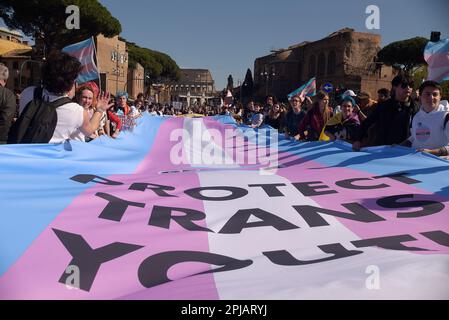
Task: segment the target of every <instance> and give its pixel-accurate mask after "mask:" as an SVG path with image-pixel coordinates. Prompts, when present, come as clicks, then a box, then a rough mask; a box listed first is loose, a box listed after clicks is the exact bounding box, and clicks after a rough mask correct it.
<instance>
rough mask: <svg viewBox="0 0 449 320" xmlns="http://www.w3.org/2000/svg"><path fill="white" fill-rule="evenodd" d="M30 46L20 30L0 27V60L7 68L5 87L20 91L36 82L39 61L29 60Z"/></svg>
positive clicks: (38, 73) (38, 75) (38, 74)
mask: <svg viewBox="0 0 449 320" xmlns="http://www.w3.org/2000/svg"><path fill="white" fill-rule="evenodd" d="M31 55H32V47H30V46H29V45H28V42H27V41H23V37H22V35H21V34H20V32H17V31H12V30H9V29H7V28H0V62H1V63H3V64H5V65H6V67H8V69H9V78H8V81H7V83H6V87H7V88H9V89H11V90H18V91H22V90H23V89H24V88H26V87H28V86H31V85H36V84H38V80H39V77H40V66H41V62H38V61H33V60H31Z"/></svg>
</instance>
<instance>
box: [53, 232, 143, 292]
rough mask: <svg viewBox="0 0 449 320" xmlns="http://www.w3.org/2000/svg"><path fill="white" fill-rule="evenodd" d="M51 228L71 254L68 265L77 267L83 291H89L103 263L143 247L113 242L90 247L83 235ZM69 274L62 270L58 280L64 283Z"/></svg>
mask: <svg viewBox="0 0 449 320" xmlns="http://www.w3.org/2000/svg"><path fill="white" fill-rule="evenodd" d="M52 230H53V232H54V233H55V234H56V236H57V237H58V238H59V241H61V243H62V244H63V245H64V247H65V248H66V249H67V251H68V252H69V253H70V254H71V256H72V260H71V261H70V263H69V266H77V267H78V268H79V270H80V278H79V280H80V282H79V284H80V289H81V290H84V291H90V288H91V287H92V284H93V283H94V280H95V277H96V275H97V273H98V270H99V269H100V266H101V265H102V264H103V263H105V262H108V261H111V260H114V259H117V258H119V257H121V256H124V255H126V254H128V253H131V252H133V251H136V250H138V249H140V248H143V246H139V245H135V244H130V243H121V242H114V243H111V244H108V245H107V246H104V247H101V248H97V249H92V248H91V247H90V246H89V244H88V243H87V242H86V241H85V240H84V239H83V237H82V236H80V235H78V234H74V233H69V232H65V231H61V230H57V229H52ZM69 276H70V274H67V273H65V272H63V274H62V276H61V278H59V282H60V283H66V280H67V277H69Z"/></svg>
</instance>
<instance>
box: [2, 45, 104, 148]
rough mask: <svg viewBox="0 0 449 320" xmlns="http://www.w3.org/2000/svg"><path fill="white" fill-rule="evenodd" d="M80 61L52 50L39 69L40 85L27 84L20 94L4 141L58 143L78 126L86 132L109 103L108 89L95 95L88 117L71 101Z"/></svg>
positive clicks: (92, 128)
mask: <svg viewBox="0 0 449 320" xmlns="http://www.w3.org/2000/svg"><path fill="white" fill-rule="evenodd" d="M80 71H81V63H80V62H79V61H78V60H77V59H76V58H73V57H71V56H69V55H68V54H65V53H62V52H54V53H52V54H50V55H49V56H48V58H47V61H46V63H45V64H44V66H43V69H42V84H43V86H42V87H28V88H26V89H25V90H24V91H23V92H22V94H21V100H20V107H19V114H20V116H19V119H18V120H17V121H16V123H15V124H14V126H13V127H12V128H11V132H10V135H9V138H8V143H61V142H64V141H65V140H67V139H70V137H71V136H72V135H73V134H74V133H75V132H76V131H77V130H78V129H79V130H80V131H81V132H82V133H83V134H84V135H85V136H90V135H91V134H92V133H94V132H95V131H96V130H97V129H98V128H99V126H100V121H101V118H102V116H103V114H104V112H105V111H106V110H108V109H109V108H110V107H112V104H108V102H109V97H110V95H109V93H107V94H104V93H102V94H101V95H100V96H99V97H98V103H97V108H96V110H95V112H94V114H93V116H92V117H90V116H89V114H88V112H87V110H85V109H84V108H83V107H82V106H80V105H79V104H78V103H76V102H73V101H72V98H73V96H74V95H75V80H76V78H77V77H78V73H79V72H80Z"/></svg>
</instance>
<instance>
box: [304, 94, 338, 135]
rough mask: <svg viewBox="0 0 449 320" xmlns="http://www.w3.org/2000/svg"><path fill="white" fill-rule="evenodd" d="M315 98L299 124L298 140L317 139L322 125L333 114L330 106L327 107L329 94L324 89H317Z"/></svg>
mask: <svg viewBox="0 0 449 320" xmlns="http://www.w3.org/2000/svg"><path fill="white" fill-rule="evenodd" d="M317 98H318V100H317V101H316V102H315V103H314V104H313V107H312V108H311V109H310V110H309V111H308V112H307V113H306V115H305V116H304V118H303V119H302V121H301V122H300V124H299V129H298V132H299V136H300V140H307V141H318V140H319V138H320V135H321V132H322V131H323V128H324V125H325V124H326V123H327V121H329V119H330V118H332V116H333V113H332V108H331V107H329V95H328V94H327V93H326V92H324V91H319V92H318V93H317Z"/></svg>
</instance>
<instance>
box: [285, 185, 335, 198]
mask: <svg viewBox="0 0 449 320" xmlns="http://www.w3.org/2000/svg"><path fill="white" fill-rule="evenodd" d="M318 183H323V182H322V181H312V182H295V183H292V185H293V186H294V187H295V188H296V189H298V191H299V192H301V193H302V194H303V195H304V196H306V197H313V196H322V195H325V194H332V193H338V192H337V191H335V190H325V191H316V190H317V189H325V188H329V187H328V186H326V185H325V184H321V185H318V186H312V184H318Z"/></svg>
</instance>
